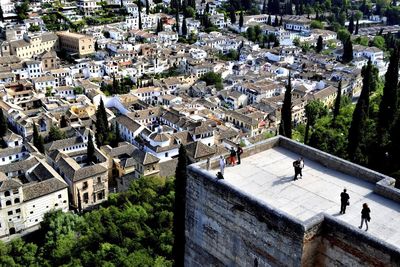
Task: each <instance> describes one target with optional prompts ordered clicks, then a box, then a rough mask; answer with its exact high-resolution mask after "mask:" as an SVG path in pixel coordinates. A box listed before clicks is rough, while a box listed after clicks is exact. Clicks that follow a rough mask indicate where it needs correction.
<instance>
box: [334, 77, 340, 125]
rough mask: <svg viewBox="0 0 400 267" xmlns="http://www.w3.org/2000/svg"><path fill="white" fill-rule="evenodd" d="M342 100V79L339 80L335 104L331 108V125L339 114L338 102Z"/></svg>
mask: <svg viewBox="0 0 400 267" xmlns="http://www.w3.org/2000/svg"><path fill="white" fill-rule="evenodd" d="M341 101H342V81H339V85H338V89H337V94H336V99H335V106H334V109H333V121H332V122H333V125H335V122H336V118H337V116H339V114H340V104H341Z"/></svg>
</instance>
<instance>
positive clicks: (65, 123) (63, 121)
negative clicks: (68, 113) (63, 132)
mask: <svg viewBox="0 0 400 267" xmlns="http://www.w3.org/2000/svg"><path fill="white" fill-rule="evenodd" d="M67 126H68V122H67V119H66V118H65V115H62V116H61V120H60V127H61V128H65V127H67Z"/></svg>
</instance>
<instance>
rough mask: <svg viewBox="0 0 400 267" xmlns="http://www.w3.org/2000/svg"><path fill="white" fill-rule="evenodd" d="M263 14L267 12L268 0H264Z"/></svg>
mask: <svg viewBox="0 0 400 267" xmlns="http://www.w3.org/2000/svg"><path fill="white" fill-rule="evenodd" d="M261 14H267V0H264V2H263V6H262V11H261Z"/></svg>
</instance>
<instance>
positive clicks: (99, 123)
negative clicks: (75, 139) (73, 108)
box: [95, 99, 109, 147]
mask: <svg viewBox="0 0 400 267" xmlns="http://www.w3.org/2000/svg"><path fill="white" fill-rule="evenodd" d="M95 126H96V135H95V136H96V143H97V146H99V147H100V146H102V145H105V144H106V142H107V136H108V133H109V128H108V119H107V112H106V109H105V107H104V103H103V99H101V100H100V104H99V106H98V108H97V110H96V123H95Z"/></svg>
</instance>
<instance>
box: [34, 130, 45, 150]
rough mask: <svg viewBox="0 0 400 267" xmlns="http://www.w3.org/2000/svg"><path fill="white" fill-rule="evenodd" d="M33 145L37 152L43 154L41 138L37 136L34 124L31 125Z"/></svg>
mask: <svg viewBox="0 0 400 267" xmlns="http://www.w3.org/2000/svg"><path fill="white" fill-rule="evenodd" d="M33 145H34V146H35V147H36V148H37V150H39V152H41V153H44V141H43V137H42V136H41V135H39V132H38V130H37V128H36V124H35V123H33Z"/></svg>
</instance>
